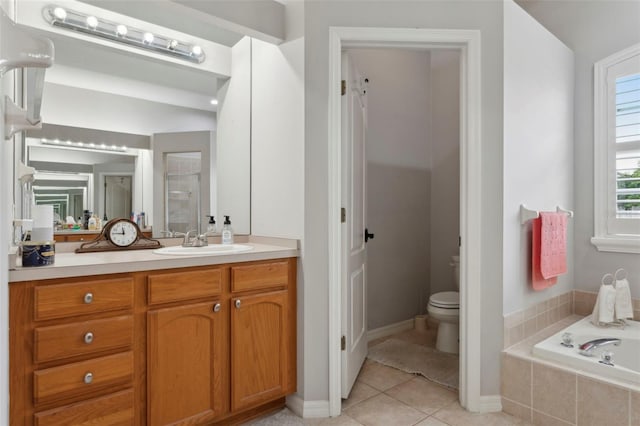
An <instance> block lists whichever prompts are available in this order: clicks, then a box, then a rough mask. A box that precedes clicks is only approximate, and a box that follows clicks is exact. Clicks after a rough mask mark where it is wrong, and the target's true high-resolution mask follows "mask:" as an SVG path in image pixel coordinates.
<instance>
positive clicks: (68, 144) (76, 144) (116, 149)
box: [40, 139, 127, 152]
mask: <svg viewBox="0 0 640 426" xmlns="http://www.w3.org/2000/svg"><path fill="white" fill-rule="evenodd" d="M40 142H41V143H42V144H43V145H53V146H64V147H66V148H80V149H94V150H96V151H107V152H127V147H126V146H124V145H121V146H118V145H107V144H104V143H93V142H89V143H87V142H72V141H61V140H58V139H40Z"/></svg>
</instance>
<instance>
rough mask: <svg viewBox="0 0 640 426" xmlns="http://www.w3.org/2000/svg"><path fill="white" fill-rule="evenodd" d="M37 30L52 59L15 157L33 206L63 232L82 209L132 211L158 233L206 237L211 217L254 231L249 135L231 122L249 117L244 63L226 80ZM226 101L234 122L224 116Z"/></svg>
mask: <svg viewBox="0 0 640 426" xmlns="http://www.w3.org/2000/svg"><path fill="white" fill-rule="evenodd" d="M37 12H38V9H37V8H33V13H37ZM34 19H36V18H34ZM45 30H46V31H47V32H46V36H47V37H49V38H51V39H52V40H53V41H54V44H55V49H56V59H55V64H54V66H53V67H52V68H50V69H48V70H47V73H46V75H45V86H44V97H43V103H42V117H43V127H42V129H41V130H38V131H29V132H28V133H27V134H26V137H25V140H24V144H23V149H22V152H21V153H19V154H18V155H19V156H20V157H21V160H22V161H23V162H25V163H26V164H27V165H28V166H31V167H34V168H35V169H36V174H35V182H34V183H33V197H34V200H35V203H36V204H51V205H53V206H54V213H55V217H56V219H58V220H59V227H60V230H59V232H70V231H69V228H72V227H71V226H69V222H70V221H72V220H73V221H76V222H77V221H78V220H79V219H80V221H81V220H82V218H83V216H84V214H85V212H86V211H90V212H92V213H93V214H94V215H96V216H97V217H98V218H100V219H102V220H109V219H113V218H115V217H130V216H131V215H132V214H133V216H134V218H136V220H138V223H139V224H140V225H141V226H143V227H145V228H146V229H147V230H148V231H149V232H152V235H153V236H154V237H166V236H173V235H174V234H175V233H183V232H186V231H188V230H191V229H196V230H198V231H200V232H204V231H205V230H206V229H207V222H208V216H209V215H214V216H215V217H216V221H217V222H218V224H219V225H221V223H222V221H221V220H220V219H222V215H230V216H231V218H232V222H233V226H234V229H235V232H236V233H238V234H249V233H250V212H249V205H250V187H249V186H250V185H249V176H250V140H249V134H248V131H245V129H244V128H243V127H242V126H238V128H237V129H235V128H231V126H228V125H227V123H234V124H236V125H237V124H238V123H240V124H242V122H241V121H240V122H239V120H237V119H236V117H238V116H239V114H246V115H247V120H248V115H249V105H250V99H249V98H250V90H249V88H248V87H247V88H241V87H239V86H241V85H247V86H248V82H249V78H248V77H247V76H249V75H250V63H249V61H247V62H246V67H245V68H244V69H242V63H241V62H240V61H238V62H237V63H236V64H235V66H234V69H235V72H236V73H238V74H239V77H238V78H236V77H235V76H234V74H233V73H230V74H231V76H230V77H227V76H221V75H218V74H215V73H212V72H210V71H209V70H206V69H199V68H198V67H194V66H193V65H192V64H191V65H189V66H186V65H182V64H180V63H177V62H176V61H175V60H173V61H164V60H161V59H158V58H155V57H150V56H149V55H142V54H137V53H136V52H135V51H132V50H131V49H125V50H123V49H120V48H119V47H118V46H115V47H114V46H109V45H104V44H96V43H95V42H93V41H92V40H90V39H83V38H82V37H81V36H77V35H72V36H69V35H67V34H64V33H63V32H60V31H57V32H49V30H48V29H46V28H45ZM51 31H53V30H51ZM243 41H244V39H243V40H240V41H237V40H232V41H231V42H229V43H228V44H232V43H233V45H234V46H235V47H233V46H224V48H225V49H227V50H229V52H231V51H232V49H242V48H243ZM247 45H248V43H247ZM234 85H235V86H236V88H235V89H231V88H232V87H233V86H234ZM225 102H227V104H229V107H228V108H227V109H228V110H229V112H228V113H227V115H229V116H231V115H232V114H234V115H235V117H230V118H228V119H226V120H221V119H220V113H221V111H222V110H223V109H224V108H225ZM245 104H246V108H245ZM225 126H227V127H226V128H225ZM245 133H246V136H245ZM18 178H19V176H16V179H18ZM18 192H19V191H18ZM21 196H22V195H21V194H16V198H18V197H21ZM16 204H17V205H19V204H20V201H19V200H16ZM63 228H65V229H63ZM219 228H220V227H219Z"/></svg>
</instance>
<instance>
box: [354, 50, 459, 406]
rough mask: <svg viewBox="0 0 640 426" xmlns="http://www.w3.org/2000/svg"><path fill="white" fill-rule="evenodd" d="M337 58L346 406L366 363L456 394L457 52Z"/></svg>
mask: <svg viewBox="0 0 640 426" xmlns="http://www.w3.org/2000/svg"><path fill="white" fill-rule="evenodd" d="M342 61H343V71H346V72H347V74H348V73H349V70H350V74H349V75H343V80H344V81H345V87H346V90H345V94H344V95H343V122H342V126H343V138H344V139H343V163H344V164H345V167H343V170H349V169H350V171H349V172H348V173H347V174H346V175H344V177H343V185H345V184H346V186H344V187H343V205H344V206H345V207H346V211H347V214H346V222H345V231H346V232H345V234H346V235H345V237H346V239H347V241H346V244H343V250H345V251H346V252H348V253H345V255H344V257H343V258H344V259H345V267H346V274H347V276H346V286H345V287H343V308H344V307H345V305H346V312H345V310H344V309H343V316H342V318H343V323H342V327H343V334H344V335H345V349H344V351H342V355H343V362H342V371H343V374H342V398H343V399H344V398H347V396H348V395H349V392H350V390H351V387H352V386H353V384H354V380H356V375H358V373H359V370H360V367H361V366H362V365H363V362H364V358H365V357H366V358H367V359H368V360H369V361H367V365H368V366H369V367H371V361H376V362H378V363H382V364H385V365H387V366H391V367H394V368H397V369H400V370H403V371H405V372H409V373H420V374H421V375H422V376H424V377H425V378H427V379H429V380H431V381H433V382H436V383H439V384H441V385H444V386H445V387H446V388H449V389H455V390H457V389H458V370H459V367H458V355H457V354H458V348H459V345H458V322H459V314H458V312H459V309H458V308H459V293H458V284H457V282H456V280H455V279H454V278H455V274H454V270H455V267H456V266H457V261H456V260H457V259H458V255H459V253H458V249H459V248H458V244H459V239H458V237H459V235H460V224H459V217H460V213H459V211H460V207H459V204H460V203H459V199H460V188H459V176H460V150H459V140H460V137H459V129H460V113H459V99H460V96H459V93H460V51H459V50H456V49H418V48H412V49H407V48H383V49H380V48H376V49H373V48H360V49H346V50H345V51H344V53H343V57H342ZM351 74H353V75H351ZM354 99H356V100H357V101H354ZM345 106H346V107H345ZM361 117H364V120H363V121H364V125H360V124H358V123H359V120H362V118H361ZM358 138H363V140H362V141H360V140H358ZM359 156H360V157H362V158H358V157H359ZM371 236H375V238H374V239H373V240H372V241H368V242H367V243H364V242H366V241H367V240H370V239H371ZM363 240H364V242H363ZM365 247H366V250H365ZM360 251H365V253H360ZM362 254H364V255H362ZM363 265H364V267H362V266H363ZM428 305H429V312H428V313H429V316H428V318H429V320H430V322H431V324H430V327H429V329H428V330H427V327H426V320H427V316H426V314H427V306H428ZM345 313H346V315H345ZM414 317H415V318H416V325H417V326H420V322H422V331H421V332H417V331H408V330H413V326H414V321H413V320H414ZM434 319H435V320H436V321H439V325H440V327H438V323H434V322H433V321H432V320H434ZM417 328H418V327H416V329H417ZM351 330H353V331H354V332H350V331H351ZM436 330H437V333H436ZM436 336H437V340H436ZM367 343H368V345H367ZM367 346H368V349H369V350H367ZM358 380H359V383H362V382H364V383H366V381H367V380H370V377H369V374H367V373H366V372H363V374H362V375H358ZM347 403H348V401H347ZM343 405H344V404H343Z"/></svg>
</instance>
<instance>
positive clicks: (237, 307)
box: [236, 299, 241, 309]
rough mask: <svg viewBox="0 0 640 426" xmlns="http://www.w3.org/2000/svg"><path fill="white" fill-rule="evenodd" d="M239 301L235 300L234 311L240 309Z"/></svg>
mask: <svg viewBox="0 0 640 426" xmlns="http://www.w3.org/2000/svg"><path fill="white" fill-rule="evenodd" d="M240 304H241V302H240V299H238V300H236V309H240Z"/></svg>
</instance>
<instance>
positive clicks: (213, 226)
mask: <svg viewBox="0 0 640 426" xmlns="http://www.w3.org/2000/svg"><path fill="white" fill-rule="evenodd" d="M207 217H208V218H209V223H208V224H207V232H208V233H211V234H213V233H214V232H216V220H215V218H214V217H213V215H207Z"/></svg>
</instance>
